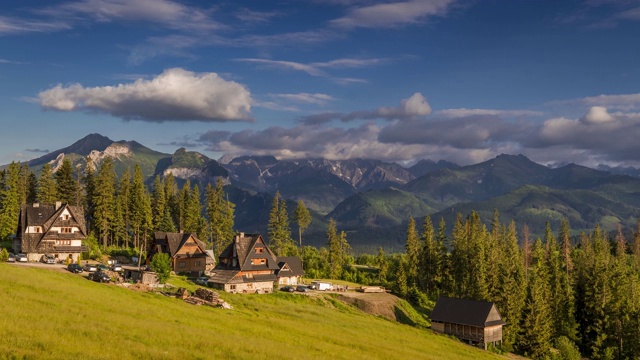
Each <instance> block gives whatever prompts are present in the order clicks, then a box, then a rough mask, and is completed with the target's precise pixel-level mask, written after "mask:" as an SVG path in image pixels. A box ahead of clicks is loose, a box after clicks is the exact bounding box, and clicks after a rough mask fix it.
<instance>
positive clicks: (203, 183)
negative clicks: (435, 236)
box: [4, 134, 640, 249]
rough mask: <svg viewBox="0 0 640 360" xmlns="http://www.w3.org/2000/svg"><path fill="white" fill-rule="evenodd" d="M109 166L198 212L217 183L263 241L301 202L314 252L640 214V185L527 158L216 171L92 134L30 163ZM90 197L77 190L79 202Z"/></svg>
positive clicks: (209, 162) (252, 163) (269, 161)
mask: <svg viewBox="0 0 640 360" xmlns="http://www.w3.org/2000/svg"><path fill="white" fill-rule="evenodd" d="M107 158H109V159H111V166H112V167H113V169H114V172H115V174H116V178H117V179H118V181H120V179H121V178H122V177H123V176H124V175H125V174H127V175H126V176H127V177H129V179H131V176H132V175H133V170H134V168H135V166H136V165H137V166H138V167H139V168H140V176H141V177H142V179H143V182H144V184H145V185H146V186H147V188H148V190H149V191H151V190H152V186H153V183H154V181H164V180H165V179H166V178H167V176H169V175H171V177H172V178H173V180H172V181H174V182H175V186H176V187H177V189H178V190H180V189H182V188H183V187H184V185H185V184H186V183H187V181H188V183H189V186H190V189H191V188H195V187H196V185H197V189H198V190H199V199H200V201H201V203H204V201H205V198H206V196H205V189H206V187H207V185H209V184H215V183H216V182H217V180H218V179H221V180H222V182H223V185H224V189H225V192H226V194H227V195H226V196H227V197H228V199H229V200H230V201H231V202H233V203H234V204H235V205H236V206H235V223H236V225H237V226H240V228H238V229H239V230H244V231H259V232H266V229H267V224H266V222H267V221H266V220H267V213H268V211H269V207H270V204H271V201H272V199H273V196H274V195H275V193H276V192H279V193H280V195H281V196H282V198H284V199H286V200H287V201H288V209H289V211H293V207H294V206H295V204H296V202H297V201H303V202H304V203H305V205H306V206H307V207H308V209H309V210H310V211H311V214H312V217H313V219H314V221H313V222H312V224H311V225H310V226H309V228H308V229H307V232H306V237H307V238H308V241H309V243H311V244H315V245H323V244H324V243H325V242H326V229H327V228H326V226H327V223H328V221H329V219H331V218H333V219H335V220H336V221H337V224H338V226H339V227H340V228H341V229H345V230H346V231H347V232H348V234H349V238H350V241H351V242H352V244H353V246H354V248H356V249H375V248H376V247H377V246H378V245H384V246H387V247H389V248H396V249H399V248H401V244H402V238H403V233H404V228H405V226H406V223H407V221H408V219H409V217H414V218H422V217H424V216H425V215H427V214H429V215H431V216H432V217H434V218H440V217H443V218H444V219H445V221H446V223H447V224H448V225H449V226H448V228H449V231H451V228H452V226H453V222H454V220H455V219H456V216H457V214H458V213H461V214H462V215H463V216H466V215H467V214H469V213H470V211H471V210H476V211H478V213H479V216H480V217H481V218H482V219H483V220H485V221H487V220H489V219H490V217H491V214H492V212H493V210H494V209H497V210H498V211H499V212H500V214H501V215H502V216H503V218H505V219H509V220H511V219H513V220H515V221H516V222H518V223H519V224H523V223H527V225H528V226H529V228H530V231H531V232H532V233H533V234H541V233H542V231H543V230H544V225H545V223H546V222H550V223H551V224H552V225H553V226H558V225H559V223H560V221H561V220H562V219H564V218H566V219H568V220H569V221H570V222H571V224H572V228H573V229H574V230H575V232H576V233H577V232H579V231H582V230H585V229H592V228H593V227H594V226H595V225H596V224H600V225H601V226H602V227H603V229H604V230H606V231H611V230H615V229H616V228H617V225H618V224H620V225H622V226H623V228H624V229H630V228H631V227H633V225H634V224H635V221H636V218H637V216H638V214H640V180H639V179H638V178H635V177H632V176H628V175H616V174H613V173H611V172H608V171H601V170H595V169H590V168H587V167H583V166H579V165H575V164H568V165H565V166H562V167H559V168H549V167H547V166H543V165H540V164H537V163H535V162H533V161H531V160H530V159H528V158H526V157H525V156H522V155H500V156H498V157H496V158H494V159H490V160H487V161H484V162H482V163H478V164H474V165H469V166H458V165H456V164H453V163H449V162H445V161H439V162H434V161H431V160H422V161H420V162H418V163H416V164H415V165H413V166H411V167H409V168H405V167H402V166H400V165H398V164H394V163H386V162H383V161H380V160H375V159H369V160H367V159H352V160H341V161H339V160H326V159H300V160H278V159H276V158H275V157H272V156H241V157H237V158H231V159H227V160H225V161H223V162H218V161H216V160H213V159H210V158H209V157H207V156H206V155H204V154H201V153H198V152H195V151H188V150H186V149H178V150H176V151H175V152H174V153H173V154H165V153H161V152H157V151H154V150H152V149H150V148H148V147H145V146H143V145H141V144H139V143H137V142H135V141H112V140H111V139H109V138H107V137H104V136H102V135H99V134H90V135H88V136H86V137H85V138H83V139H80V140H78V141H77V142H75V143H74V144H72V145H70V146H68V147H66V148H63V149H59V150H56V151H53V152H52V153H50V154H47V155H45V156H42V157H40V158H37V159H33V160H31V161H29V162H28V163H27V165H28V166H29V168H30V169H29V170H30V171H33V172H34V175H33V176H32V177H33V178H35V179H32V180H29V181H32V182H33V184H34V185H33V186H34V187H35V186H36V185H37V178H38V177H39V176H40V173H41V171H42V169H43V167H44V166H45V164H48V166H49V167H50V169H51V170H50V171H51V174H57V173H58V172H59V171H60V169H62V165H63V162H64V160H65V159H66V160H69V161H70V163H71V172H72V174H71V176H72V177H73V179H75V181H76V182H78V181H80V182H82V179H83V177H85V176H86V173H87V168H88V165H90V167H91V168H92V170H93V171H94V172H97V171H98V170H99V169H100V168H101V166H102V164H103V162H104V161H105V159H107ZM4 168H5V169H6V168H7V167H6V166H5V167H4ZM609 169H610V170H612V171H613V170H614V169H612V168H609ZM78 170H79V171H80V174H78V173H77V171H78ZM630 171H631V170H630V169H626V172H627V173H629V172H630ZM27 175H28V174H27V173H26V172H25V175H24V176H27ZM156 178H158V179H156ZM29 181H27V180H24V181H23V184H28V183H29ZM80 185H81V187H82V186H83V184H80ZM176 191H177V190H176ZM190 191H191V190H190ZM85 193H86V189H84V188H81V189H80V190H79V192H78V194H76V195H77V196H82V195H83V194H85ZM34 196H35V195H34ZM24 198H25V199H26V197H24ZM202 215H203V216H204V215H205V211H204V210H203V211H202ZM174 216H178V215H174Z"/></svg>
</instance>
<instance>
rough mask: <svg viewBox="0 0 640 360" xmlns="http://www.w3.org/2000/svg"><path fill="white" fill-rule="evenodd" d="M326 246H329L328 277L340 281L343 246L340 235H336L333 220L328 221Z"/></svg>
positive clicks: (342, 264) (336, 230) (336, 231)
mask: <svg viewBox="0 0 640 360" xmlns="http://www.w3.org/2000/svg"><path fill="white" fill-rule="evenodd" d="M327 245H328V246H329V269H330V270H329V277H330V278H331V279H340V277H341V276H342V267H343V266H344V254H343V252H342V247H343V244H342V239H341V237H340V235H338V229H337V227H336V221H335V220H333V219H329V226H328V228H327Z"/></svg>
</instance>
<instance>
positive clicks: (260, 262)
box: [251, 259, 267, 265]
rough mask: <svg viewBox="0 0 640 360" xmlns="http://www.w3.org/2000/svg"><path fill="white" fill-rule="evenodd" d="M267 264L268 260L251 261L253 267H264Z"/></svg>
mask: <svg viewBox="0 0 640 360" xmlns="http://www.w3.org/2000/svg"><path fill="white" fill-rule="evenodd" d="M266 263H267V259H251V265H264V264H266Z"/></svg>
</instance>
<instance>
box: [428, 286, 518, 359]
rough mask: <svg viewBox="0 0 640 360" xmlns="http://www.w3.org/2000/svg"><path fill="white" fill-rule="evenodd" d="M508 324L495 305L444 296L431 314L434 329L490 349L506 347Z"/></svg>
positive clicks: (439, 299)
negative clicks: (503, 338) (505, 326)
mask: <svg viewBox="0 0 640 360" xmlns="http://www.w3.org/2000/svg"><path fill="white" fill-rule="evenodd" d="M505 324H506V323H505V322H504V321H502V317H501V316H500V313H499V312H498V309H497V308H496V305H495V304H494V303H492V302H486V301H475V300H467V299H456V298H449V297H444V296H441V297H440V298H438V301H437V302H436V305H435V307H434V308H433V311H432V312H431V329H432V330H433V331H435V332H439V333H443V334H447V335H453V336H455V337H457V338H458V339H460V340H463V341H467V342H469V343H470V344H472V345H475V346H480V347H483V348H484V349H485V350H486V349H487V345H488V344H493V345H497V344H502V326H503V325H505Z"/></svg>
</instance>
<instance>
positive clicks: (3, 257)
mask: <svg viewBox="0 0 640 360" xmlns="http://www.w3.org/2000/svg"><path fill="white" fill-rule="evenodd" d="M7 259H9V252H8V251H7V249H5V248H3V249H2V251H0V262H5V261H7Z"/></svg>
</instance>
